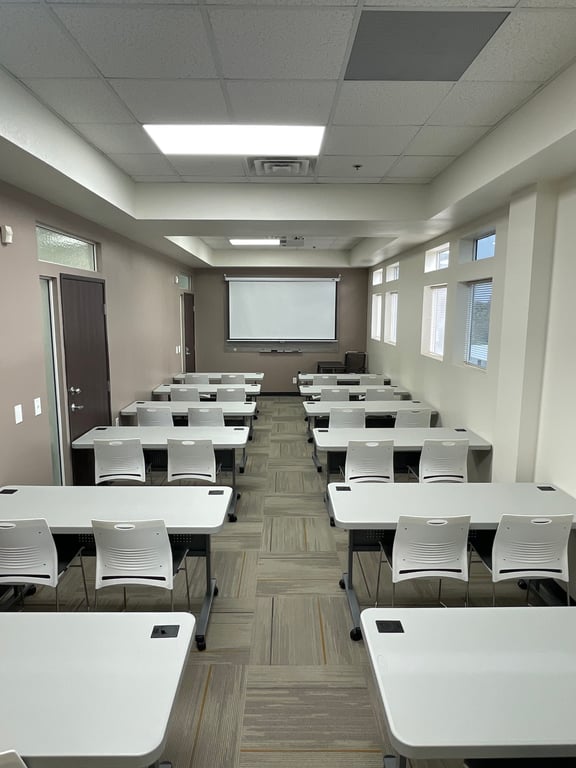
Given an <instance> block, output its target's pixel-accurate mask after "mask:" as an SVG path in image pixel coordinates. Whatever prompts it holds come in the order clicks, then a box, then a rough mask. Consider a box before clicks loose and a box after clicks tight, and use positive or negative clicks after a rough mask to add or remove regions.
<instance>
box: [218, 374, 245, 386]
mask: <svg viewBox="0 0 576 768" xmlns="http://www.w3.org/2000/svg"><path fill="white" fill-rule="evenodd" d="M221 381H222V384H245V383H246V377H245V376H244V374H243V373H223V374H222V377H221Z"/></svg>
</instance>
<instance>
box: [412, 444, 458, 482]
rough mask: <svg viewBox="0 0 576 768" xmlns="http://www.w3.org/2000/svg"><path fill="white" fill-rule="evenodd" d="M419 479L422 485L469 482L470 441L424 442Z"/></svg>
mask: <svg viewBox="0 0 576 768" xmlns="http://www.w3.org/2000/svg"><path fill="white" fill-rule="evenodd" d="M418 477H419V480H420V482H421V483H466V482H468V440H424V443H423V444H422V453H421V454H420V467H419V472H418Z"/></svg>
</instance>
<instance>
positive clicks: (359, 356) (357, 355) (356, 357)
mask: <svg viewBox="0 0 576 768" xmlns="http://www.w3.org/2000/svg"><path fill="white" fill-rule="evenodd" d="M344 365H345V366H346V373H366V352H346V353H345V355H344Z"/></svg>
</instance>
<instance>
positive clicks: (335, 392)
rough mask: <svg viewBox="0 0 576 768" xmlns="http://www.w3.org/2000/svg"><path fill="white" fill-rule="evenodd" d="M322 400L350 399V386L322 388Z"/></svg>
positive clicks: (346, 400)
mask: <svg viewBox="0 0 576 768" xmlns="http://www.w3.org/2000/svg"><path fill="white" fill-rule="evenodd" d="M320 400H321V401H322V400H324V401H331V402H334V403H335V402H340V401H345V402H349V401H350V390H349V389H348V387H335V388H334V389H321V390H320Z"/></svg>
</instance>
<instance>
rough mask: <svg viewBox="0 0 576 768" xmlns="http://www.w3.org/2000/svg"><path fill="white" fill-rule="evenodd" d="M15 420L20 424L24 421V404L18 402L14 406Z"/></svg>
mask: <svg viewBox="0 0 576 768" xmlns="http://www.w3.org/2000/svg"><path fill="white" fill-rule="evenodd" d="M14 421H15V422H16V424H20V422H22V421H24V416H23V415H22V404H21V403H20V404H18V405H15V406H14Z"/></svg>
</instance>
